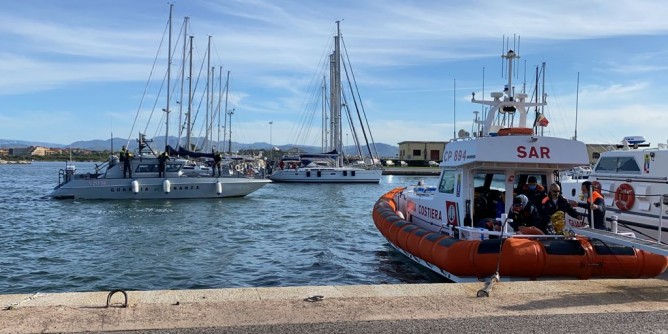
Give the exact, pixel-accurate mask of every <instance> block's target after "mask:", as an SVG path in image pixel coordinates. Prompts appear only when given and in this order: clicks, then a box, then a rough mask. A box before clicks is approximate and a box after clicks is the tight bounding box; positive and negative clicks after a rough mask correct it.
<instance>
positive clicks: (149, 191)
mask: <svg viewBox="0 0 668 334" xmlns="http://www.w3.org/2000/svg"><path fill="white" fill-rule="evenodd" d="M172 7H173V4H170V9H169V27H170V29H169V47H168V64H171V62H172V59H171V57H172V55H171V54H172V52H171V50H172V46H171V40H172V38H171V35H172V31H171V21H172ZM170 91H171V88H170V66H168V67H167V106H166V108H165V109H163V111H165V115H166V121H165V125H166V126H165V145H167V141H168V138H169V132H168V131H169V110H170V109H169V102H170V101H169V99H170V98H169V92H170ZM137 142H138V152H136V154H135V155H134V157H133V158H132V159H129V160H127V161H128V162H129V166H128V167H129V171H130V173H128V174H129V175H126V173H125V172H126V170H125V162H121V161H120V160H119V158H118V157H117V156H113V155H112V156H110V158H109V160H108V161H107V162H105V163H103V164H102V165H100V166H96V167H95V172H94V173H81V174H79V173H77V171H76V167H75V166H74V165H73V164H70V163H68V164H66V166H65V169H61V170H60V171H59V176H58V185H57V186H56V187H55V188H54V190H53V191H52V192H51V194H50V196H51V197H53V198H58V199H186V198H188V199H192V198H223V197H243V196H246V195H248V194H250V193H252V192H254V191H256V190H258V189H260V188H261V187H263V186H264V185H265V184H267V183H270V182H271V181H270V180H267V179H252V178H247V177H243V176H242V177H221V176H218V177H214V176H211V175H209V174H208V173H207V174H206V175H201V174H192V173H188V172H187V171H186V169H187V168H186V167H187V165H188V164H189V162H190V161H189V160H188V159H183V158H178V157H177V158H170V159H169V160H167V161H166V163H165V164H164V165H163V166H164V171H161V170H160V167H161V164H160V159H159V154H157V152H156V151H154V150H153V149H152V148H151V147H150V145H149V143H150V142H151V140H147V139H146V137H145V135H144V134H142V133H140V134H139V138H138V139H137ZM128 176H129V177H128Z"/></svg>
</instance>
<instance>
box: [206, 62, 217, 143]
mask: <svg viewBox="0 0 668 334" xmlns="http://www.w3.org/2000/svg"><path fill="white" fill-rule="evenodd" d="M210 82H211V84H210V85H211V98H210V100H209V103H210V104H211V105H210V106H209V110H211V119H209V120H207V123H208V124H207V127H208V128H209V129H211V130H210V132H209V133H210V134H211V138H210V140H209V147H207V152H208V151H210V150H209V148H213V125H214V121H215V119H216V110H214V108H213V103H214V102H215V100H216V98H215V87H216V67H215V66H211V78H210Z"/></svg>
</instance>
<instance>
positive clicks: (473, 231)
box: [455, 226, 572, 240]
mask: <svg viewBox="0 0 668 334" xmlns="http://www.w3.org/2000/svg"><path fill="white" fill-rule="evenodd" d="M455 228H456V229H458V230H459V235H460V237H461V238H462V239H466V240H488V239H491V238H490V236H495V237H496V238H497V239H501V238H503V239H506V238H523V239H566V238H572V236H568V235H561V234H518V233H515V232H509V231H490V230H488V229H486V228H483V227H472V226H457V227H455Z"/></svg>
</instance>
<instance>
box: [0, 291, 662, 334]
mask: <svg viewBox="0 0 668 334" xmlns="http://www.w3.org/2000/svg"><path fill="white" fill-rule="evenodd" d="M483 286H484V285H483V283H467V284H454V283H453V284H447V283H444V284H410V285H409V284H401V285H364V286H305V287H282V288H234V289H211V290H181V291H176V290H169V291H128V307H126V308H124V307H120V306H121V305H122V304H123V303H124V302H125V300H124V298H123V295H122V294H121V293H116V294H114V296H113V297H112V299H111V306H110V307H106V304H107V296H108V293H109V292H82V293H53V294H52V293H37V294H15V295H0V307H2V308H3V309H2V310H0V333H55V332H66V333H76V332H105V331H130V330H140V331H144V332H151V333H194V332H220V331H225V332H229V333H250V332H253V333H270V332H292V333H302V332H303V333H312V332H313V331H314V330H315V331H321V332H322V331H326V332H339V333H348V332H366V333H369V332H373V333H395V332H396V333H399V332H402V331H403V332H406V331H408V330H410V332H412V333H427V332H429V331H431V332H432V333H434V330H436V332H453V333H454V332H458V333H462V331H463V332H467V331H491V330H492V329H493V328H488V327H485V326H489V325H490V324H493V323H498V326H502V327H503V326H510V324H514V325H512V326H513V327H512V328H514V326H534V327H533V330H531V328H530V327H520V328H517V329H519V330H518V331H517V332H553V331H551V330H550V328H541V325H540V324H537V323H536V319H538V318H541V317H545V316H549V317H547V318H545V319H546V320H545V321H546V322H549V321H553V322H555V321H557V320H556V319H561V318H558V317H564V316H565V318H563V319H566V320H559V321H565V322H564V324H563V325H564V326H566V325H569V326H570V325H572V323H575V324H578V322H584V323H585V324H584V325H582V326H585V325H586V324H587V323H589V325H588V326H589V327H588V328H586V329H583V331H584V330H586V331H588V332H590V331H593V332H602V331H608V332H611V333H612V332H619V331H620V329H625V330H626V331H625V332H626V333H629V332H634V331H633V328H635V326H637V325H636V323H637V322H640V323H641V324H642V328H638V332H644V333H666V332H668V323H667V322H666V321H665V319H666V317H665V316H666V315H668V281H666V280H664V279H645V280H620V279H615V280H588V281H532V282H503V281H502V282H501V283H498V284H497V285H495V286H494V289H493V290H492V292H491V295H490V297H487V298H477V297H476V292H477V291H478V290H479V289H481V288H482V287H483ZM634 314H635V315H637V316H634ZM553 317H556V318H553ZM615 319H618V320H615ZM657 319H664V321H659V320H657ZM436 320H438V321H436ZM398 321H399V322H398ZM523 321H524V322H526V323H524V322H523ZM566 322H568V323H570V324H568V323H566ZM559 323H561V322H559ZM452 324H459V325H458V326H457V327H456V328H450V327H448V326H452ZM596 324H598V325H596ZM277 326H278V327H277ZM323 326H324V327H323ZM405 326H410V327H411V328H408V329H406V328H403V327H405ZM439 326H442V327H444V328H441V329H438V328H440V327H439ZM476 326H483V327H476ZM591 326H593V327H594V328H592V327H591ZM629 326H633V327H629ZM608 327H609V328H608ZM435 328H436V329H435ZM485 328H487V329H488V330H485ZM559 328H561V329H562V330H563V329H566V328H570V327H561V325H560V326H559ZM629 328H630V329H629ZM449 329H452V330H453V331H450V330H449ZM610 329H612V331H610ZM454 330H456V331H454ZM557 332H561V331H557Z"/></svg>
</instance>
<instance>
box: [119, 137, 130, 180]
mask: <svg viewBox="0 0 668 334" xmlns="http://www.w3.org/2000/svg"><path fill="white" fill-rule="evenodd" d="M120 155H121V157H120V160H121V161H122V162H123V178H126V175H128V173H129V174H130V178H132V165H131V160H132V153H130V150H128V149H127V148H125V145H123V147H122V148H121V154H120Z"/></svg>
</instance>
